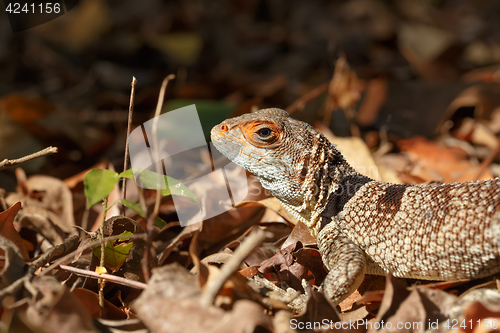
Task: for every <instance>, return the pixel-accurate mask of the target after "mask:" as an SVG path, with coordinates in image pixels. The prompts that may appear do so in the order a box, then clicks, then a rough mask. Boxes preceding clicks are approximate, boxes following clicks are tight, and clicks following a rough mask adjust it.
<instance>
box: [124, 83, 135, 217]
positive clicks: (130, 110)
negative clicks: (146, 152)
mask: <svg viewBox="0 0 500 333" xmlns="http://www.w3.org/2000/svg"><path fill="white" fill-rule="evenodd" d="M136 83H137V79H136V78H135V76H132V89H131V90H130V104H129V106H128V124H127V140H126V141H125V157H124V160H123V171H125V170H127V169H128V156H129V154H130V152H129V150H128V139H129V136H130V132H131V131H132V116H133V114H134V98H135V84H136ZM125 181H126V178H125V177H123V179H122V199H127V187H126V186H125ZM122 213H123V215H125V206H122Z"/></svg>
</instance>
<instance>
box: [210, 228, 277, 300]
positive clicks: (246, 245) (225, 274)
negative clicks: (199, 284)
mask: <svg viewBox="0 0 500 333" xmlns="http://www.w3.org/2000/svg"><path fill="white" fill-rule="evenodd" d="M268 235H269V233H268V232H265V231H264V230H262V229H259V228H256V229H255V231H254V232H252V233H251V234H250V235H249V236H248V237H247V238H246V239H245V240H244V241H243V243H241V245H240V246H239V247H238V248H237V249H236V251H234V254H233V256H232V257H231V258H230V259H229V260H228V261H227V263H226V264H225V265H224V266H222V268H221V270H220V272H219V274H218V275H217V276H216V277H215V278H214V279H213V280H210V282H208V284H207V286H206V288H205V291H204V292H203V294H202V295H201V299H200V302H201V304H202V305H203V306H205V307H209V306H211V305H212V304H214V301H215V298H216V297H217V294H218V293H219V291H220V290H221V289H222V286H223V285H224V283H226V281H227V279H229V278H230V277H231V275H233V274H234V273H235V272H236V271H237V270H238V267H239V266H240V264H241V263H242V262H243V261H244V260H245V259H246V258H247V257H248V255H249V254H250V253H251V252H252V251H253V250H254V249H255V248H256V247H257V246H259V245H260V244H261V243H262V242H263V241H264V239H265V238H266V237H268Z"/></svg>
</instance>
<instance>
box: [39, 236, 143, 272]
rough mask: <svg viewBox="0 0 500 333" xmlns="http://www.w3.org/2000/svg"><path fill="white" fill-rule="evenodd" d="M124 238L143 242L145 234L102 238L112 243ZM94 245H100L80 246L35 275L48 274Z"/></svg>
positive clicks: (91, 243)
mask: <svg viewBox="0 0 500 333" xmlns="http://www.w3.org/2000/svg"><path fill="white" fill-rule="evenodd" d="M125 238H127V239H128V238H130V239H143V240H145V238H146V234H136V235H117V236H110V237H106V238H104V239H103V242H112V241H115V240H118V239H125ZM96 245H100V244H96V242H90V243H89V244H86V245H84V246H82V247H80V248H78V249H76V250H74V251H73V252H71V253H68V254H67V255H65V256H64V257H62V258H59V259H57V260H56V261H54V262H53V263H52V264H51V265H50V266H49V267H47V268H45V269H44V270H42V271H41V272H40V273H38V274H37V275H38V276H41V275H45V274H47V273H48V272H50V271H51V270H53V269H54V268H56V267H57V266H59V265H61V264H62V263H63V262H65V261H66V260H68V259H70V258H72V257H74V256H76V255H77V254H78V253H80V252H82V251H85V250H86V249H90V248H91V247H94V246H96Z"/></svg>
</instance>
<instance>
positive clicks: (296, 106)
mask: <svg viewBox="0 0 500 333" xmlns="http://www.w3.org/2000/svg"><path fill="white" fill-rule="evenodd" d="M329 83H330V82H325V83H323V84H322V85H320V86H317V87H316V88H314V89H313V90H311V91H308V92H307V93H305V94H304V95H302V96H300V97H299V98H297V99H296V100H295V101H294V102H293V103H292V104H290V105H289V106H288V107H287V108H286V109H285V111H286V112H288V113H290V114H291V113H293V112H295V111H297V110H300V111H302V109H304V107H305V106H306V104H307V102H309V101H310V100H312V99H315V98H316V97H318V96H319V95H321V94H323V93H325V92H326V91H327V90H328V85H329Z"/></svg>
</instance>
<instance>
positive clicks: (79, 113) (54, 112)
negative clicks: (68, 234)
mask: <svg viewBox="0 0 500 333" xmlns="http://www.w3.org/2000/svg"><path fill="white" fill-rule="evenodd" d="M0 8H1V9H2V12H1V13H0V159H4V158H17V157H21V156H24V155H26V154H28V153H32V152H34V151H37V150H39V149H42V148H44V147H46V146H49V145H53V146H57V147H59V153H58V154H55V155H52V156H50V157H48V158H45V159H41V160H36V161H33V162H32V163H31V164H26V165H23V168H25V170H26V171H27V172H28V173H30V174H33V173H45V174H49V175H53V176H55V177H58V178H66V177H69V176H72V175H74V174H76V173H78V172H81V171H82V170H85V169H87V168H89V167H91V166H92V165H95V164H96V163H98V162H99V161H102V160H104V159H106V160H108V161H110V162H112V163H113V164H114V165H115V167H116V169H117V170H118V171H120V170H121V168H122V167H123V154H124V149H125V136H126V135H125V134H126V126H127V112H128V106H129V98H130V86H131V81H132V77H133V76H135V77H136V78H137V86H136V97H135V109H134V124H135V125H138V124H140V123H142V122H144V121H147V120H148V119H150V118H151V117H152V113H153V111H154V108H155V106H156V102H157V99H158V93H159V89H160V85H161V82H162V80H163V79H164V78H165V77H166V76H167V75H169V74H175V75H176V78H175V80H173V81H171V82H170V83H169V86H168V89H167V96H166V100H165V105H164V109H165V110H171V109H175V108H178V107H181V106H184V105H189V104H193V103H195V104H196V106H197V108H198V112H199V113H200V117H201V119H202V121H203V123H204V125H205V126H206V127H207V128H209V127H210V126H212V125H213V124H216V123H218V122H219V121H221V120H222V119H224V118H226V117H228V116H230V115H237V114H241V113H244V112H249V111H250V110H252V108H265V107H279V108H287V110H288V111H290V112H291V113H293V116H294V117H297V118H299V119H302V120H306V121H309V122H315V121H318V122H322V123H323V124H325V125H327V126H328V127H330V129H331V130H332V131H333V132H334V133H335V134H336V135H340V136H350V135H357V136H361V137H362V138H364V140H365V141H366V142H367V144H368V147H369V148H370V149H372V150H376V149H377V147H378V146H379V144H380V142H381V141H383V140H386V141H387V140H389V141H393V142H396V141H397V140H399V139H401V138H409V137H414V136H416V135H420V136H424V137H427V138H433V137H435V136H436V135H438V134H439V133H442V132H443V131H452V130H455V129H457V128H459V127H460V124H461V122H462V120H463V119H465V118H467V117H469V118H470V117H472V118H476V119H492V117H494V115H495V114H496V113H495V110H499V109H498V107H497V106H498V105H500V103H499V99H500V89H499V87H498V85H497V83H499V82H500V66H499V64H500V2H499V1H497V0H481V1H472V0H453V1H451V0H449V1H446V0H426V1H424V0H422V1H413V0H397V1H396V0H393V1H390V0H385V1H384V0H350V1H321V0H312V1H307V2H306V1H298V0H288V1H285V0H240V1H229V0H227V1H224V0H220V1H197V0H178V1H160V0H141V1H137V0H115V1H111V0H110V1H105V0H80V1H79V2H78V4H77V5H76V6H75V8H73V9H72V10H71V11H69V12H68V13H67V14H65V15H63V16H61V17H59V18H57V19H54V20H52V21H50V22H48V23H45V24H42V25H40V26H37V27H34V28H31V29H28V30H25V31H21V32H17V33H13V32H12V30H11V27H10V25H9V20H8V18H7V14H6V13H5V12H4V11H3V7H2V6H1V5H0ZM499 129H500V127H499ZM497 130H498V129H497ZM206 134H208V133H206ZM0 181H1V182H2V187H3V188H6V189H12V188H13V187H14V186H15V177H14V175H13V173H12V170H8V171H2V172H0Z"/></svg>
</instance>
